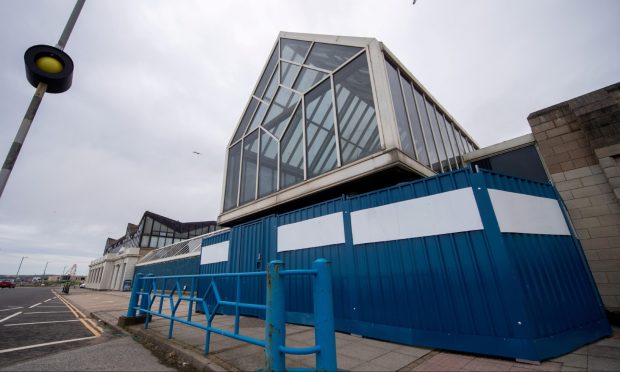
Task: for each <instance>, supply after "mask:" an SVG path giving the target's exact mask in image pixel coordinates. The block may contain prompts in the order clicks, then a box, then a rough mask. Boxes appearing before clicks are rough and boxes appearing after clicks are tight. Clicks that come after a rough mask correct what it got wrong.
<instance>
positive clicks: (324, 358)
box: [312, 258, 337, 371]
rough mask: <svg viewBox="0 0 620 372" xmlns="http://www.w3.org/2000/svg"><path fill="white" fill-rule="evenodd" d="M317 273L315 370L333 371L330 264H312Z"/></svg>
mask: <svg viewBox="0 0 620 372" xmlns="http://www.w3.org/2000/svg"><path fill="white" fill-rule="evenodd" d="M312 267H313V268H314V269H315V270H316V271H317V274H316V276H315V277H314V286H313V287H314V288H313V294H314V335H315V342H316V345H319V346H320V347H321V351H319V352H318V353H317V354H316V369H317V370H319V371H335V370H336V369H337V365H336V364H337V363H336V334H335V331H334V303H333V295H332V272H331V262H330V261H328V260H326V259H324V258H319V259H317V260H316V261H314V263H313V264H312Z"/></svg>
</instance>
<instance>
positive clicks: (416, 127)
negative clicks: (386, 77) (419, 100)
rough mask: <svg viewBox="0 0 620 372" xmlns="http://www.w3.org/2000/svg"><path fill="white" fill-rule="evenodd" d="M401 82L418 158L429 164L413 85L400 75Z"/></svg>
mask: <svg viewBox="0 0 620 372" xmlns="http://www.w3.org/2000/svg"><path fill="white" fill-rule="evenodd" d="M400 82H401V84H402V86H403V91H404V92H405V103H406V104H407V112H408V113H409V124H410V125H411V131H412V132H413V140H414V141H415V150H416V153H417V155H418V160H419V161H420V162H421V163H422V164H424V165H426V166H427V167H428V166H429V163H428V154H427V153H426V145H425V144H424V135H423V134H422V126H421V123H420V117H419V116H418V109H417V107H416V105H415V99H414V97H413V87H412V86H411V84H410V83H409V81H408V80H407V79H406V78H405V77H404V76H402V75H401V76H400Z"/></svg>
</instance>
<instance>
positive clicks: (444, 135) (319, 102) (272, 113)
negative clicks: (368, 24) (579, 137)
mask: <svg viewBox="0 0 620 372" xmlns="http://www.w3.org/2000/svg"><path fill="white" fill-rule="evenodd" d="M475 148H476V145H475V143H474V142H473V141H472V140H471V138H470V137H469V136H468V135H467V134H466V133H465V131H464V130H463V129H462V128H461V127H460V126H459V125H458V124H457V123H456V121H455V120H454V119H453V118H452V117H451V116H450V115H449V114H447V112H446V111H445V110H444V109H443V108H442V107H441V106H440V105H439V104H438V103H437V102H436V101H435V100H434V99H433V98H432V97H431V96H430V95H429V94H428V93H427V92H426V90H425V89H424V88H423V87H422V86H421V85H420V84H419V83H418V82H417V81H416V80H415V78H414V77H413V76H412V75H411V74H410V73H409V72H408V71H407V70H406V69H405V68H404V67H402V66H401V65H400V64H399V63H398V62H397V59H396V58H395V57H394V56H393V55H392V54H391V53H390V52H389V51H388V50H387V49H386V48H385V47H384V46H383V44H382V43H380V42H378V41H377V40H375V39H368V38H353V37H336V36H327V35H310V34H295V33H285V32H281V33H280V35H279V37H278V39H277V41H276V43H275V45H274V47H273V49H272V51H271V54H270V56H269V59H268V61H267V63H266V66H265V67H264V69H263V72H262V75H261V76H260V78H259V80H258V82H257V84H256V86H255V88H254V91H253V93H252V95H251V97H250V99H249V101H248V102H247V104H246V107H245V110H244V112H243V114H242V115H241V118H240V121H239V123H238V125H237V127H236V130H235V132H234V134H233V136H232V139H231V141H230V143H229V145H228V149H227V163H226V178H225V184H224V198H223V205H222V211H223V213H222V215H220V222H227V221H228V220H231V219H232V217H231V218H228V217H226V214H227V212H228V211H234V210H236V209H241V208H243V207H251V206H252V205H253V204H254V202H255V201H257V200H261V199H263V200H267V199H269V198H268V197H269V196H271V195H273V194H278V200H272V201H270V202H267V203H266V204H265V203H263V204H264V205H263V206H261V207H260V208H263V209H264V208H265V207H267V208H269V207H270V206H273V205H276V204H279V203H282V202H286V201H287V199H290V198H293V196H291V197H290V198H289V197H287V196H286V191H287V190H292V189H294V188H295V186H296V185H300V184H304V185H306V188H305V189H304V191H303V192H304V193H312V192H313V191H314V190H316V189H317V188H319V186H318V185H315V186H313V184H312V182H313V181H315V180H318V179H320V178H322V177H324V176H326V175H328V174H334V175H335V176H333V177H332V178H330V179H329V180H328V181H323V182H322V183H321V185H320V188H322V189H324V188H325V187H326V185H325V183H326V182H327V183H328V184H329V185H328V187H329V186H330V185H337V184H342V183H344V182H347V180H350V179H352V178H353V177H355V175H352V174H351V172H348V173H347V174H344V173H343V174H342V175H338V174H337V172H338V171H339V170H341V169H345V168H348V167H351V166H353V165H354V164H358V163H363V162H364V159H368V160H369V159H372V158H375V157H377V156H379V154H382V153H385V152H387V151H394V150H399V151H400V153H401V154H404V155H405V156H404V157H402V156H401V158H407V159H406V160H405V161H404V163H407V164H404V163H403V164H394V166H400V167H402V168H406V169H407V170H408V171H410V172H414V173H419V175H420V176H429V175H431V174H434V173H439V172H445V171H449V170H453V169H457V168H460V167H462V166H463V162H462V155H463V154H465V153H467V152H470V151H473V150H474V149H475ZM412 161H413V162H415V163H417V164H412ZM377 162H378V161H375V163H377ZM401 163H402V162H401ZM420 165H421V166H420ZM363 168H364V169H367V168H368V167H367V166H366V167H363ZM352 171H353V172H359V170H357V169H355V168H352ZM298 196H299V195H297V197H298ZM246 209H247V208H246ZM248 213H252V211H251V208H250V209H248V210H247V211H246V212H245V214H248Z"/></svg>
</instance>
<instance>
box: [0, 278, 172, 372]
mask: <svg viewBox="0 0 620 372" xmlns="http://www.w3.org/2000/svg"><path fill="white" fill-rule="evenodd" d="M57 290H58V291H60V288H57ZM87 370H88V371H174V369H171V368H169V367H166V366H165V365H163V364H161V363H160V362H159V361H158V359H157V358H156V357H155V356H153V355H152V354H151V353H150V352H149V351H148V350H146V349H144V348H143V347H142V346H141V345H140V344H139V343H137V342H135V341H134V340H132V339H131V337H129V336H127V335H126V334H123V333H115V332H112V331H110V330H107V329H102V328H101V327H99V326H98V325H97V323H96V322H95V321H94V320H93V319H90V318H88V317H87V316H86V315H85V314H83V313H82V312H80V310H79V309H77V308H76V307H75V306H73V305H71V304H70V303H68V302H67V301H66V300H64V298H62V297H60V296H57V295H56V294H55V293H54V292H52V290H51V289H50V288H45V287H40V288H26V287H18V288H15V289H2V290H0V371H87Z"/></svg>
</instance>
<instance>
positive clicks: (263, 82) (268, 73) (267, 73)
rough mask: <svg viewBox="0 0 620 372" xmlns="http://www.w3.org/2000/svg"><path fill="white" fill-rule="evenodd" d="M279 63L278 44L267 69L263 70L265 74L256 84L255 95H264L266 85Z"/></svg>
mask: <svg viewBox="0 0 620 372" xmlns="http://www.w3.org/2000/svg"><path fill="white" fill-rule="evenodd" d="M277 63H278V46H277V45H276V47H275V49H274V50H273V52H272V53H271V57H269V62H268V63H267V67H266V68H265V71H263V75H262V76H261V78H260V80H259V82H258V85H257V86H256V90H255V91H254V95H255V96H256V97H261V96H262V95H263V91H264V90H265V86H266V85H267V82H268V81H269V79H270V78H271V74H272V73H273V69H274V68H276V64H277Z"/></svg>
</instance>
